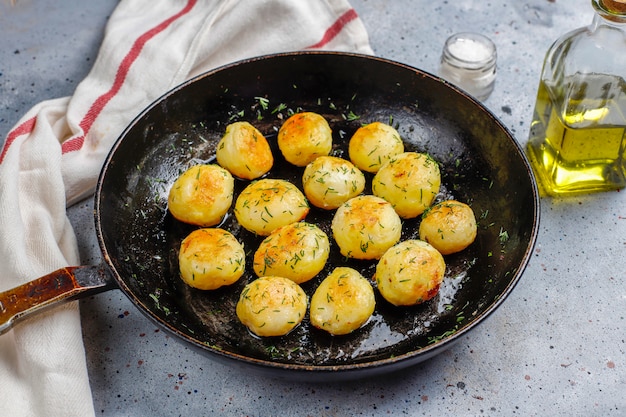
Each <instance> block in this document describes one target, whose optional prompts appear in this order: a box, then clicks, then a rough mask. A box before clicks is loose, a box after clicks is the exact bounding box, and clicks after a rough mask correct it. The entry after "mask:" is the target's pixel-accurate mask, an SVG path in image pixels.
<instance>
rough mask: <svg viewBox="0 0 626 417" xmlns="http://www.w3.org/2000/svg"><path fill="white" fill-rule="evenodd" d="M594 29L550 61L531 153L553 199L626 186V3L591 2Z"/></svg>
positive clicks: (564, 40)
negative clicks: (559, 196)
mask: <svg viewBox="0 0 626 417" xmlns="http://www.w3.org/2000/svg"><path fill="white" fill-rule="evenodd" d="M591 4H592V6H593V8H594V9H595V15H594V17H593V21H592V23H591V25H589V26H587V27H584V28H579V29H576V30H574V31H572V32H570V33H567V34H565V35H564V36H562V37H561V38H560V39H558V40H557V41H556V42H555V43H554V44H553V45H552V46H551V47H550V49H549V50H548V52H547V54H546V58H545V60H544V64H543V69H542V73H541V80H540V82H539V89H538V92H537V101H536V103H535V110H534V113H533V119H532V123H531V126H530V135H529V138H528V144H527V153H528V157H529V160H530V162H531V165H532V167H533V171H534V172H535V176H536V178H537V180H538V183H539V186H540V188H541V189H542V190H543V191H544V193H547V194H550V195H567V194H577V193H583V192H592V191H608V190H614V189H619V188H623V187H625V186H626V163H625V161H624V156H625V155H624V152H625V148H626V135H625V131H626V82H625V79H626V0H591Z"/></svg>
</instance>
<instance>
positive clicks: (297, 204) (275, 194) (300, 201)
mask: <svg viewBox="0 0 626 417" xmlns="http://www.w3.org/2000/svg"><path fill="white" fill-rule="evenodd" d="M308 212H309V204H308V202H307V200H306V198H305V197H304V194H302V192H301V191H300V190H299V189H298V188H297V187H296V186H295V185H293V184H291V183H290V182H288V181H285V180H279V179H271V178H264V179H261V180H258V181H255V182H253V183H251V184H249V185H248V186H247V187H246V188H244V190H243V191H242V192H241V194H239V197H237V201H236V202H235V209H234V213H235V217H236V218H237V221H238V222H239V224H240V225H241V226H243V227H244V228H245V229H247V230H249V231H251V232H253V233H256V234H257V235H260V236H267V235H269V234H270V233H272V232H273V231H274V230H275V229H278V228H279V227H281V226H285V225H288V224H290V223H294V222H297V221H300V220H303V219H304V218H305V217H306V215H307V214H308Z"/></svg>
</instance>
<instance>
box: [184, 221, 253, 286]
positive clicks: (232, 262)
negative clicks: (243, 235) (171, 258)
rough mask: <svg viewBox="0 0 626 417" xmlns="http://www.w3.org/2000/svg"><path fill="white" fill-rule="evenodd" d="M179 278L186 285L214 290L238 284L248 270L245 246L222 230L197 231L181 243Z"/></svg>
mask: <svg viewBox="0 0 626 417" xmlns="http://www.w3.org/2000/svg"><path fill="white" fill-rule="evenodd" d="M178 263H179V268H180V276H181V278H182V280H183V281H184V282H185V283H187V285H189V286H191V287H194V288H198V289H200V290H214V289H217V288H220V287H222V286H224V285H230V284H232V283H234V282H236V281H237V280H238V279H239V278H240V277H241V276H242V275H243V273H244V270H245V252H244V250H243V245H241V244H240V243H239V241H237V239H236V238H235V237H234V236H233V235H232V234H230V233H229V232H227V231H226V230H223V229H218V228H215V229H211V228H208V229H198V230H194V231H193V232H191V233H190V234H189V235H188V236H187V237H186V238H185V239H184V240H183V241H182V243H181V245H180V252H179V255H178Z"/></svg>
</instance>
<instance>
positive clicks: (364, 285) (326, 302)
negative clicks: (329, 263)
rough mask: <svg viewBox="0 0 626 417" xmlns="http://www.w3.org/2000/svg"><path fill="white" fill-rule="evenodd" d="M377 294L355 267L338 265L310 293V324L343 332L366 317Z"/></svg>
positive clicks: (334, 332) (336, 333)
mask: <svg viewBox="0 0 626 417" xmlns="http://www.w3.org/2000/svg"><path fill="white" fill-rule="evenodd" d="M375 307H376V298H375V296H374V289H373V288H372V285H371V284H370V282H369V281H368V280H367V279H365V278H364V277H363V276H362V275H361V274H360V273H359V272H358V271H356V270H354V269H352V268H347V267H338V268H335V269H334V270H333V272H331V274H330V275H329V276H328V277H326V278H325V279H324V281H322V283H321V284H320V285H319V286H318V287H317V289H316V290H315V293H314V294H313V297H311V310H310V311H311V312H310V316H311V324H312V325H313V326H315V327H317V328H318V329H322V330H326V331H327V332H328V333H330V334H332V335H344V334H348V333H351V332H353V331H355V330H356V329H358V328H359V327H361V326H362V325H363V324H365V323H366V322H367V320H369V318H370V317H371V315H372V313H373V312H374V308H375Z"/></svg>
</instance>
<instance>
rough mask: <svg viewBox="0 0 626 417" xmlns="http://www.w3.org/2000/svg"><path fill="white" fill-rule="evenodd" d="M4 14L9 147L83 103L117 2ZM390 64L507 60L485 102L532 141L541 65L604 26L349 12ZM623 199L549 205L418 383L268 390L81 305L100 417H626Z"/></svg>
mask: <svg viewBox="0 0 626 417" xmlns="http://www.w3.org/2000/svg"><path fill="white" fill-rule="evenodd" d="M8 3H9V1H8V0H6V1H0V137H2V139H0V140H4V137H5V135H6V133H7V132H8V131H9V129H10V128H11V127H12V126H13V124H14V123H16V122H17V120H18V118H19V117H20V116H21V115H22V114H23V113H24V112H26V111H27V110H28V109H29V108H30V107H31V106H32V105H34V104H36V103H38V102H39V101H42V100H45V99H49V98H56V97H61V96H66V95H70V94H71V93H72V92H73V90H74V88H75V87H76V85H77V83H78V82H79V81H80V80H81V79H82V77H84V76H85V75H86V74H87V72H88V71H89V68H90V66H91V64H92V63H93V60H94V58H95V56H96V53H97V50H98V46H99V42H100V40H101V37H102V29H103V27H104V24H105V23H106V21H107V18H108V16H109V15H110V13H111V11H112V10H113V8H114V7H115V5H116V2H115V1H113V0H81V1H78V0H65V1H63V2H57V1H51V0H19V1H18V3H17V5H16V6H9V5H8ZM351 3H352V4H353V6H354V8H355V9H356V10H357V12H358V13H359V15H360V16H361V18H362V19H363V21H364V23H365V25H366V27H367V29H368V31H369V35H370V40H371V44H372V47H373V48H374V50H375V52H376V54H377V55H379V56H382V57H386V58H390V59H394V60H397V61H401V62H404V63H407V64H410V65H414V66H416V67H419V68H421V69H423V70H426V71H428V72H433V73H434V72H436V70H437V65H438V60H439V54H440V51H441V48H442V45H443V42H444V41H445V39H446V38H447V37H448V36H449V35H450V34H452V33H454V32H460V31H466V30H470V31H477V32H481V33H483V34H485V35H487V36H489V37H491V38H492V39H493V40H494V42H495V43H496V46H497V48H498V79H497V82H496V87H495V91H494V93H493V94H492V96H491V97H490V98H489V99H487V100H486V102H485V104H486V106H487V107H488V108H490V109H491V110H492V111H493V112H494V113H495V114H496V115H497V116H498V117H499V118H501V120H502V121H503V122H504V123H505V124H506V125H507V126H508V127H509V128H510V129H511V131H512V132H513V133H514V134H515V136H516V138H517V140H518V141H519V142H520V143H522V144H523V143H525V142H526V140H527V135H528V127H529V126H528V125H529V122H530V119H531V113H532V107H533V104H534V96H535V92H536V88H537V82H538V77H539V71H540V69H541V62H542V59H543V55H544V52H545V50H546V49H547V48H548V46H549V45H550V44H551V43H552V41H553V40H554V39H556V37H557V36H559V35H560V34H562V33H564V32H566V31H568V30H570V29H574V28H576V27H579V26H582V25H586V24H588V23H589V22H590V21H591V16H592V9H591V5H590V1H589V0H567V1H565V0H541V1H540V0H519V1H517V0H504V1H477V0H456V1H451V0H448V1H440V2H432V1H426V0H393V1H392V0H352V1H351ZM624 199H625V193H624V192H623V191H622V192H611V193H603V194H596V195H590V196H581V197H576V198H570V199H549V198H544V199H542V209H541V228H540V234H539V239H538V244H537V246H536V249H535V251H534V254H533V257H532V260H531V262H530V265H529V267H528V268H527V270H526V272H525V274H524V276H523V278H522V280H521V282H520V283H519V285H518V286H517V287H516V289H515V290H514V291H513V293H512V295H511V296H510V297H509V298H508V299H507V300H506V302H505V303H504V304H503V306H502V307H501V308H500V309H499V310H498V311H496V313H495V314H493V315H492V316H491V317H490V318H489V319H488V320H487V321H486V322H485V323H484V324H483V325H481V326H480V327H479V328H478V329H477V331H475V332H472V333H471V334H470V335H468V336H467V337H464V338H463V340H462V341H461V342H460V343H458V344H457V345H456V346H455V347H453V348H452V349H450V350H448V351H446V352H445V353H443V354H441V355H439V356H437V357H435V358H434V359H432V360H429V361H428V362H425V363H423V364H420V365H418V366H416V367H414V368H412V369H410V370H407V371H406V372H403V373H401V374H396V375H393V376H389V377H387V378H378V379H377V380H375V381H366V382H362V381H355V382H350V383H341V384H333V383H329V384H325V385H313V384H307V383H293V382H280V381H276V380H268V379H265V378H261V377H256V376H253V375H248V374H244V373H242V372H241V371H239V370H237V369H234V368H230V367H225V366H223V365H220V364H216V363H214V362H212V361H210V360H208V359H207V358H206V357H203V356H200V355H198V354H197V353H195V352H193V351H191V350H188V349H187V348H186V347H184V346H183V345H181V344H180V343H178V342H177V341H175V340H173V339H172V338H170V337H168V336H167V335H166V334H165V333H164V332H161V331H158V330H157V328H156V327H155V326H154V325H153V324H152V323H151V322H149V321H148V320H147V319H145V318H144V317H143V315H141V313H139V312H138V310H136V309H135V308H134V306H133V305H132V304H131V303H130V302H129V301H128V300H127V299H126V298H125V297H124V296H123V295H122V294H121V292H119V291H109V292H107V293H104V294H101V295H98V296H95V297H92V298H89V299H85V300H83V301H81V311H82V318H83V329H84V341H85V346H86V350H87V361H88V365H89V375H90V379H91V387H92V390H93V396H94V405H95V409H96V414H97V415H99V416H178V415H180V416H205V415H206V416H208V415H227V416H381V415H409V416H435V415H437V416H548V415H549V416H555V417H556V416H574V415H575V416H578V415H580V416H606V415H615V416H621V415H626V396H625V395H624V393H625V392H626V354H625V350H626V342H625V339H626V336H625V335H626V321H625V316H626V272H625V271H626V268H625V267H626V260H625V257H624V253H625V250H626V204H624V202H625V200H624ZM92 207H93V205H92V202H91V201H90V200H86V201H84V202H81V203H79V204H77V205H75V206H74V207H72V208H71V209H70V211H69V215H70V218H71V220H72V222H73V224H74V225H75V228H76V232H77V234H78V238H79V241H80V247H81V254H82V258H83V263H95V262H98V260H99V252H98V247H97V243H96V240H95V234H94V230H93V225H92V221H93V218H92Z"/></svg>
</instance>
